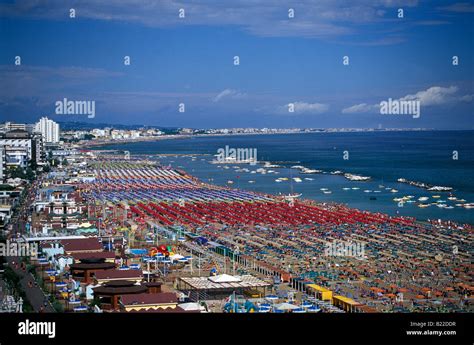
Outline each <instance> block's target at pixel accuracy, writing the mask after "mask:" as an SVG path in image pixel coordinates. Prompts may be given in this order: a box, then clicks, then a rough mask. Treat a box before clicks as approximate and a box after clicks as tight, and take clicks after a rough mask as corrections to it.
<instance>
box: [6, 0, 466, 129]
mask: <svg viewBox="0 0 474 345" xmlns="http://www.w3.org/2000/svg"><path fill="white" fill-rule="evenodd" d="M400 10H402V12H400ZM473 16H474V5H473V4H472V3H470V2H453V1H436V2H428V3H426V2H420V1H415V0H406V1H405V0H398V1H388V0H379V1H365V0H361V1H356V2H346V1H338V0H334V1H318V2H312V1H291V2H290V1H255V2H247V1H232V2H229V3H227V2H221V1H217V0H209V1H202V2H198V3H195V2H187V1H179V2H178V1H167V2H161V1H157V2H148V1H143V2H142V3H141V4H140V2H138V3H137V2H126V1H108V2H100V1H88V2H84V3H82V4H81V3H77V4H67V3H63V2H62V1H54V0H52V1H46V0H45V1H38V2H34V3H24V2H21V1H12V2H8V3H1V4H0V23H1V24H0V121H1V122H5V121H14V122H29V123H32V122H36V121H38V120H39V118H41V117H44V116H47V117H48V118H50V119H53V120H54V121H57V122H72V121H79V122H88V123H91V124H94V123H97V124H99V123H115V124H124V125H149V126H161V127H179V128H263V127H268V128H290V127H297V128H378V127H383V128H435V129H474V125H473V121H472V116H473V107H474V103H473V102H474V48H473V47H474V44H473V43H474V40H473V37H474V27H473V25H472V21H473V19H474V18H473ZM392 99H393V100H398V101H417V102H419V105H420V111H419V114H418V117H415V116H410V115H406V114H402V113H400V114H393V113H391V114H383V115H382V114H380V111H379V104H380V102H384V101H385V102H388V101H389V100H392ZM63 100H64V102H63ZM66 100H70V101H74V102H76V103H75V104H74V107H72V108H71V109H73V111H72V112H71V111H68V106H67V102H66ZM58 102H63V103H64V107H61V112H58V108H57V104H58ZM84 102H88V103H84ZM82 103H84V104H82ZM86 105H87V106H86ZM88 108H89V109H94V114H93V116H92V113H90V114H89V113H87V111H86V109H88ZM82 110H84V111H82ZM72 114H76V115H72Z"/></svg>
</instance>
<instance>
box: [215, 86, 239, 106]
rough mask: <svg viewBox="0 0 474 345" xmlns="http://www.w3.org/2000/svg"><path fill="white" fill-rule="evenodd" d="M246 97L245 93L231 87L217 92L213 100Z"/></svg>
mask: <svg viewBox="0 0 474 345" xmlns="http://www.w3.org/2000/svg"><path fill="white" fill-rule="evenodd" d="M245 97H247V94H245V93H241V92H239V91H237V90H233V89H225V90H224V91H222V92H219V94H218V95H217V96H216V97H214V98H213V100H212V101H213V102H215V103H217V102H219V101H220V100H222V99H223V98H231V99H242V98H245Z"/></svg>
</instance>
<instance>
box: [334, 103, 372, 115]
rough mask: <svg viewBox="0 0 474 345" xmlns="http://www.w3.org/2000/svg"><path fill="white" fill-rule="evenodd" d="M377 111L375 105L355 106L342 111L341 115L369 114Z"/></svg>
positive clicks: (363, 104)
mask: <svg viewBox="0 0 474 345" xmlns="http://www.w3.org/2000/svg"><path fill="white" fill-rule="evenodd" d="M376 109H378V105H377V104H367V103H361V104H355V105H353V106H351V107H348V108H344V109H342V113H343V114H356V113H370V112H372V111H374V110H376Z"/></svg>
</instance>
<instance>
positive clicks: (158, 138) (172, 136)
mask: <svg viewBox="0 0 474 345" xmlns="http://www.w3.org/2000/svg"><path fill="white" fill-rule="evenodd" d="M440 131H441V132H443V131H463V132H465V131H474V129H453V130H437V129H431V128H430V129H408V128H405V129H384V130H373V129H367V130H345V131H330V130H324V131H300V132H278V133H274V132H272V133H227V134H225V133H218V134H211V133H206V134H170V135H168V134H167V135H161V136H153V137H139V138H133V139H105V140H102V139H99V140H88V141H79V142H78V143H77V145H80V146H81V147H82V148H89V147H97V146H107V145H120V144H133V143H140V142H154V141H161V140H172V139H189V138H206V137H237V136H261V135H290V134H334V133H350V134H354V133H383V132H387V133H394V132H395V133H400V132H440Z"/></svg>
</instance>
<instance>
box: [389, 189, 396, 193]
mask: <svg viewBox="0 0 474 345" xmlns="http://www.w3.org/2000/svg"><path fill="white" fill-rule="evenodd" d="M390 193H398V190H396V189H391V190H390Z"/></svg>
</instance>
